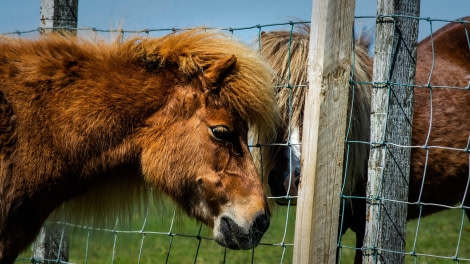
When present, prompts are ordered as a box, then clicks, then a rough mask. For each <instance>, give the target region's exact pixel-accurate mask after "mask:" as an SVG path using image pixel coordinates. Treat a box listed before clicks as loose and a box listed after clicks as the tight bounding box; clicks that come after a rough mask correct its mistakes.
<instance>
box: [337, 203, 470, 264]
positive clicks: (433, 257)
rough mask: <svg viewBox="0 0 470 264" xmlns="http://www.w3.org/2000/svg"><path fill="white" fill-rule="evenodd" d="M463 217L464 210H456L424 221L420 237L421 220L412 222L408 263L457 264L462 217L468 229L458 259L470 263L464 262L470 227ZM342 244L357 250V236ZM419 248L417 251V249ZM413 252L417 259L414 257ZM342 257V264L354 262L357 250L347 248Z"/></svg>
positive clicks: (348, 234)
mask: <svg viewBox="0 0 470 264" xmlns="http://www.w3.org/2000/svg"><path fill="white" fill-rule="evenodd" d="M462 213H463V212H462V210H460V209H453V210H445V211H442V212H439V213H437V214H434V215H431V216H426V217H423V218H422V219H421V221H420V223H419V230H418V233H417V234H416V230H417V227H418V220H417V219H415V220H412V221H409V222H408V224H407V233H406V250H405V251H406V252H407V254H406V255H405V263H407V264H411V263H420V264H440V263H457V262H455V261H452V257H453V256H455V254H456V251H457V244H458V241H459V233H460V228H461V224H462V216H463V217H464V221H463V224H464V226H463V229H462V237H461V239H460V247H459V251H458V255H457V256H458V257H459V258H460V260H461V261H460V263H470V261H465V260H463V261H462V259H470V223H469V221H468V219H467V217H466V216H465V215H462ZM341 243H342V244H343V245H345V246H347V247H355V236H354V233H352V232H351V231H350V230H349V231H347V232H346V234H345V235H344V237H343V239H342V242H341ZM415 245H416V247H414V246H415ZM412 251H414V252H415V253H416V255H417V256H411V252H412ZM342 254H343V259H342V261H341V263H352V262H353V259H354V250H353V249H350V248H343V249H342Z"/></svg>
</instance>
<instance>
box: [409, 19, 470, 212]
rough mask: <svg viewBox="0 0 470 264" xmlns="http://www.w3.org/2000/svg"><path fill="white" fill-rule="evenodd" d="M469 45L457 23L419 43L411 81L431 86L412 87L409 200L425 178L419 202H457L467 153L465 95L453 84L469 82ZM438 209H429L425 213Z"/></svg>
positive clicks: (469, 129) (469, 126) (469, 98)
mask: <svg viewBox="0 0 470 264" xmlns="http://www.w3.org/2000/svg"><path fill="white" fill-rule="evenodd" d="M463 19H464V20H469V19H470V17H467V18H463ZM469 49H470V47H469V44H468V39H467V36H466V32H465V28H464V25H462V24H460V23H451V24H448V25H446V26H445V27H443V28H441V29H440V30H438V31H436V32H435V33H434V34H433V35H432V38H431V36H429V37H427V38H426V39H424V40H423V41H421V42H420V43H419V45H418V60H417V70H416V84H417V85H418V86H428V85H429V86H430V87H433V88H432V89H430V88H427V87H425V88H422V87H421V88H416V89H415V100H414V102H415V104H414V109H415V111H414V117H413V119H414V120H413V145H415V146H423V148H420V149H413V156H412V177H411V181H412V183H411V184H410V188H411V189H410V201H411V202H415V201H417V199H418V196H419V192H420V187H421V182H422V179H423V177H424V176H425V177H426V181H425V182H424V188H423V193H422V197H421V201H423V202H434V203H439V204H445V205H454V204H455V203H458V202H460V201H462V198H463V193H464V191H465V186H466V179H467V176H468V154H467V153H465V152H464V151H463V150H464V149H465V148H466V147H467V144H468V139H469V136H470V134H469V133H470V123H469V122H468V120H470V111H468V109H466V108H467V107H468V105H470V93H469V91H467V90H465V89H458V88H457V87H460V88H462V87H466V86H468V85H469V78H470V52H469ZM448 87H451V88H448ZM434 146H439V147H443V148H435V147H434ZM449 148H457V149H460V150H451V149H449ZM426 152H427V154H428V157H427V161H426ZM425 166H426V168H425ZM436 194H440V195H436ZM438 210H439V208H428V210H424V214H427V213H432V212H434V211H438ZM414 213H415V211H414V210H411V211H410V215H409V216H410V217H411V218H413V217H417V215H415V214H414Z"/></svg>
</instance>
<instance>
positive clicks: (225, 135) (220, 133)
mask: <svg viewBox="0 0 470 264" xmlns="http://www.w3.org/2000/svg"><path fill="white" fill-rule="evenodd" d="M211 132H212V135H213V136H214V137H215V138H216V139H218V140H224V141H227V140H228V139H229V137H230V131H229V129H228V127H226V126H214V127H211Z"/></svg>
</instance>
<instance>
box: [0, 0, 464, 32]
mask: <svg viewBox="0 0 470 264" xmlns="http://www.w3.org/2000/svg"><path fill="white" fill-rule="evenodd" d="M40 2H41V1H40V0H0V7H1V8H0V33H6V32H13V31H25V30H31V29H36V28H37V27H38V25H39V8H40ZM375 5H376V1H375V0H357V1H356V15H357V16H373V15H375ZM311 10H312V1H311V0H289V1H287V0H282V1H280V0H258V1H256V0H251V1H248V0H237V1H225V0H132V1H125V0H79V11H78V26H79V27H95V28H99V29H111V28H113V29H115V28H119V27H122V28H123V29H129V30H141V29H145V28H173V27H177V28H181V27H194V26H201V25H203V26H208V27H217V28H226V27H232V28H237V27H247V26H254V25H257V24H260V25H265V24H272V23H284V22H288V21H290V20H306V21H309V20H310V19H311V17H310V15H311ZM420 16H421V17H430V18H439V19H449V20H450V19H456V18H460V17H463V16H470V0H422V1H421V15H420ZM373 22H374V21H373V20H370V19H369V20H364V21H362V22H361V21H359V23H360V24H361V27H362V26H367V27H370V26H371V25H372V24H373ZM440 26H442V24H439V23H436V24H435V25H433V27H434V28H438V27H440ZM244 33H245V32H244ZM245 34H247V33H245ZM249 34H251V35H253V36H255V35H256V30H253V31H252V32H251V33H249ZM251 35H250V37H251ZM427 35H429V25H428V24H427V25H422V26H421V27H420V39H422V38H424V37H425V36H427ZM242 38H243V37H242Z"/></svg>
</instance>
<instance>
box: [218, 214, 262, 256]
mask: <svg viewBox="0 0 470 264" xmlns="http://www.w3.org/2000/svg"><path fill="white" fill-rule="evenodd" d="M269 223H270V220H269V216H268V215H267V214H264V213H263V214H260V215H258V216H257V217H256V218H255V219H254V220H253V222H252V223H251V226H250V227H249V229H248V230H247V229H246V228H243V227H242V226H240V225H238V224H237V223H236V222H235V221H234V220H233V219H232V218H230V217H228V216H223V217H222V218H221V219H220V225H219V235H218V236H217V237H216V241H217V242H218V243H219V244H220V245H222V246H224V247H227V248H230V249H251V248H254V247H256V246H257V245H258V244H259V242H260V240H261V238H262V237H263V234H264V232H266V230H268V227H269Z"/></svg>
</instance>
